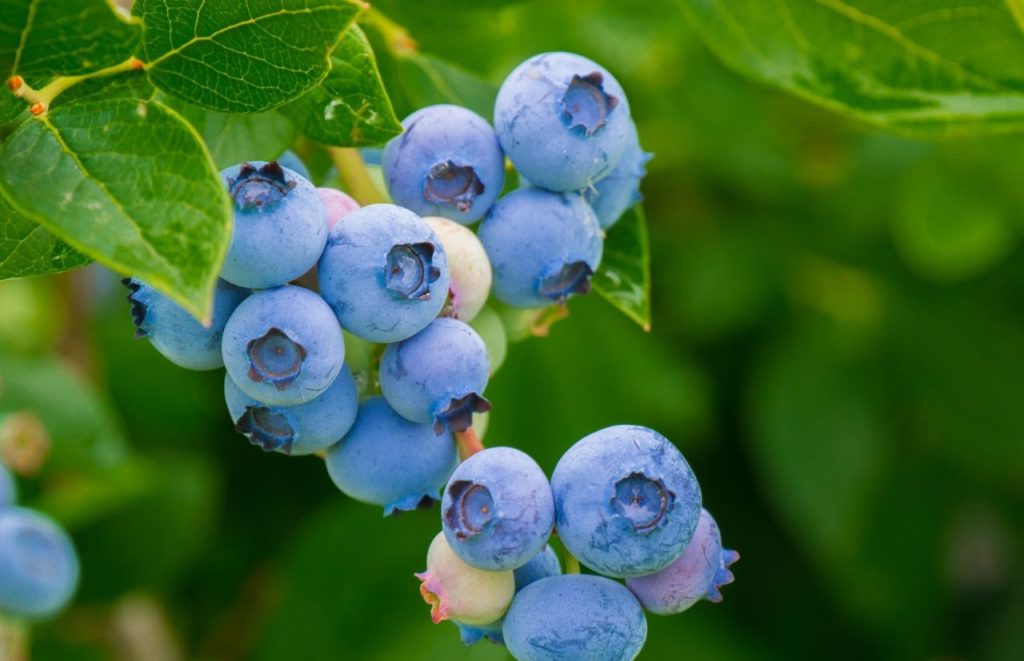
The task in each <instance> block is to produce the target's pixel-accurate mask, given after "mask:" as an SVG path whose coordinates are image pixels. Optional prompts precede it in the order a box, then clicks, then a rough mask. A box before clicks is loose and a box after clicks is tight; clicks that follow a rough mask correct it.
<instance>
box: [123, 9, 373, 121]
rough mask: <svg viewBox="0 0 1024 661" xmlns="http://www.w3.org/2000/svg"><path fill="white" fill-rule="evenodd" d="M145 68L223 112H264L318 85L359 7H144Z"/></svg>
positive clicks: (167, 85) (179, 92) (160, 81)
mask: <svg viewBox="0 0 1024 661" xmlns="http://www.w3.org/2000/svg"><path fill="white" fill-rule="evenodd" d="M133 11H134V13H135V15H136V16H139V17H140V18H141V19H142V21H143V22H144V23H145V25H146V31H145V36H144V38H143V47H144V52H145V58H144V59H145V61H146V63H147V64H146V69H147V71H149V75H150V78H151V79H152V80H153V83H154V84H155V85H156V86H157V87H159V88H160V89H162V90H164V91H165V92H168V93H169V94H173V95H175V96H177V97H179V98H182V99H184V100H186V101H188V102H189V103H194V104H195V105H198V106H202V107H204V108H209V109H211V110H219V111H222V112H259V111H263V110H270V109H272V108H275V107H277V106H280V105H282V104H284V103H286V102H288V101H290V100H292V99H294V98H296V97H298V96H299V95H301V94H303V93H304V92H306V91H308V90H309V89H311V88H313V87H314V86H315V85H317V84H318V83H319V82H320V81H321V80H323V78H324V76H326V75H327V71H328V69H329V67H330V59H329V54H330V52H331V50H332V49H333V48H334V45H335V44H336V43H337V42H338V39H339V38H340V36H341V34H342V33H343V32H344V30H345V28H347V27H348V26H349V24H350V23H351V22H352V21H353V20H354V19H355V17H356V15H357V14H358V13H359V11H360V5H359V4H357V3H356V2H355V1H354V0H249V1H248V2H217V3H208V2H206V0H177V1H172V0H139V1H138V2H136V4H135V9H134V10H133Z"/></svg>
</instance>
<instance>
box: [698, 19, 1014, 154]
mask: <svg viewBox="0 0 1024 661" xmlns="http://www.w3.org/2000/svg"><path fill="white" fill-rule="evenodd" d="M683 6H684V7H685V11H686V13H687V14H688V15H689V17H690V18H691V20H692V22H693V24H694V25H695V26H696V28H697V30H698V31H699V32H700V34H701V35H702V36H703V38H704V40H705V41H706V42H707V44H708V46H709V47H710V48H711V49H712V50H713V51H714V52H715V53H716V54H717V55H718V56H719V57H720V58H721V59H722V60H723V61H725V62H726V64H728V65H729V66H731V67H733V68H734V69H736V70H737V71H739V72H741V73H743V74H745V75H748V76H751V77H753V78H755V79H757V80H759V81H761V82H765V83H769V84H772V85H775V86H778V87H781V88H782V89H785V90H788V91H790V92H792V93H794V94H797V95H799V96H801V97H804V98H806V99H809V100H811V101H814V102H816V103H820V104H822V105H824V106H826V107H828V108H831V109H833V110H838V111H841V112H844V113H848V114H851V115H853V116H855V117H858V118H860V119H862V120H864V121H867V122H870V123H872V124H876V125H878V126H881V127H883V128H887V129H891V130H896V131H901V132H907V133H914V134H920V135H924V136H928V135H931V136H936V135H949V134H975V133H992V132H1004V131H1015V130H1020V129H1021V128H1024V6H1022V5H1020V4H1019V3H1018V2H1017V0H979V1H978V2H973V3H972V4H971V5H970V6H965V5H964V4H963V3H961V2H958V1H957V0H928V1H927V2H925V1H919V2H910V3H908V2H889V3H867V2H863V1H859V0H858V1H844V0H816V1H812V0H779V1H778V2H760V1H759V0H738V1H733V2H723V1H718V0H683ZM964 35H970V38H969V39H968V38H964Z"/></svg>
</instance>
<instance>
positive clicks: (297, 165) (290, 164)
mask: <svg viewBox="0 0 1024 661" xmlns="http://www.w3.org/2000/svg"><path fill="white" fill-rule="evenodd" d="M277 163H278V165H280V166H281V167H283V168H287V169H289V170H291V171H292V172H294V173H295V174H297V175H299V176H300V177H302V178H303V179H305V180H307V181H312V180H313V177H311V176H309V168H307V167H306V164H305V163H303V162H302V159H300V158H299V155H298V154H296V153H295V152H293V151H292V150H291V149H289V150H288V151H286V152H284V153H283V154H281V155H280V156H278V157H277Z"/></svg>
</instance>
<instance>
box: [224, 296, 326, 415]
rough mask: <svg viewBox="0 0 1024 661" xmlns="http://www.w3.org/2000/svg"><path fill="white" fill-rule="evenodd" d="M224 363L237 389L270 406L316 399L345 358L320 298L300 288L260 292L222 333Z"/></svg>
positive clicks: (244, 304) (244, 302) (239, 307)
mask: <svg viewBox="0 0 1024 661" xmlns="http://www.w3.org/2000/svg"><path fill="white" fill-rule="evenodd" d="M223 352H224V365H225V367H227V370H228V374H229V375H231V378H232V380H234V382H235V383H236V384H238V387H239V388H241V389H242V391H243V392H244V393H245V394H247V395H249V396H250V397H252V398H253V399H256V400H258V401H260V402H264V403H266V404H271V405H274V406H295V405H296V404H302V403H303V402H308V401H309V400H311V399H314V398H316V397H318V396H319V395H320V394H321V393H323V392H324V391H325V390H327V388H328V386H330V385H331V383H333V382H334V378H335V377H336V376H338V373H339V372H340V371H341V367H342V364H343V362H344V360H345V344H344V342H343V340H342V336H341V328H340V327H339V326H338V320H337V319H335V317H334V314H333V313H332V312H331V309H330V308H329V307H328V306H327V304H326V303H324V301H323V299H321V298H320V297H319V296H317V295H316V294H314V293H313V292H311V291H309V290H308V289H303V288H301V287H291V286H286V287H277V288H275V289H267V290H264V291H259V292H256V293H254V294H253V295H251V296H250V297H249V298H247V299H245V300H244V301H242V304H241V305H239V306H238V309H236V310H235V313H234V314H232V315H231V318H230V319H228V324H227V327H226V328H225V329H224V341H223Z"/></svg>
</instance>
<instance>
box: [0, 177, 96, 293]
mask: <svg viewBox="0 0 1024 661" xmlns="http://www.w3.org/2000/svg"><path fill="white" fill-rule="evenodd" d="M90 261H92V260H90V259H89V258H88V257H86V256H85V255H83V254H82V253H80V252H78V251H76V250H75V249H74V248H72V247H71V246H69V245H68V244H66V243H64V242H63V241H61V240H60V239H58V238H57V237H55V236H54V235H52V234H50V233H49V232H48V231H46V229H45V228H44V227H43V226H42V225H40V224H39V223H36V222H35V221H32V220H29V219H28V218H25V217H24V216H22V215H21V214H19V213H17V212H16V211H15V210H14V209H12V208H11V206H10V204H8V203H7V200H6V199H5V198H4V196H3V195H0V280H6V279H8V278H24V277H27V276H32V275H42V274H44V273H56V272H58V271H67V270H69V269H74V268H78V267H79V266H85V265H86V264H88V263H89V262H90Z"/></svg>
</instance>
